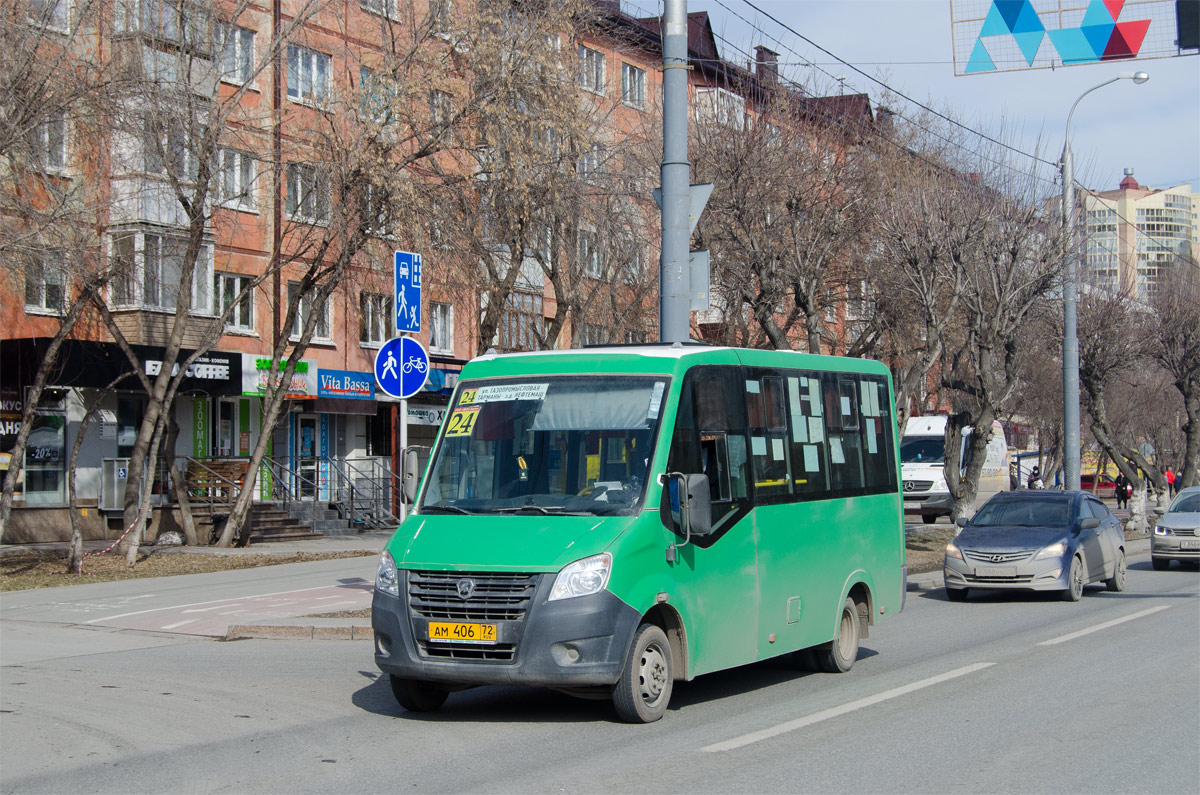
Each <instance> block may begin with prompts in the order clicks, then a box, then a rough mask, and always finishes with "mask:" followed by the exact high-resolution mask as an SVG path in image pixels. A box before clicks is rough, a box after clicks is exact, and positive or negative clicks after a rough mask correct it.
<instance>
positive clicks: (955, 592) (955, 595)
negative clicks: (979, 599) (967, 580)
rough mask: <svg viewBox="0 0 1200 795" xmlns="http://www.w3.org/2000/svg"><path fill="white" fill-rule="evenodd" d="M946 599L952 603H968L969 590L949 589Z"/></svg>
mask: <svg viewBox="0 0 1200 795" xmlns="http://www.w3.org/2000/svg"><path fill="white" fill-rule="evenodd" d="M946 598H947V599H949V600H950V601H951V602H965V601H967V589H966V588H947V589H946Z"/></svg>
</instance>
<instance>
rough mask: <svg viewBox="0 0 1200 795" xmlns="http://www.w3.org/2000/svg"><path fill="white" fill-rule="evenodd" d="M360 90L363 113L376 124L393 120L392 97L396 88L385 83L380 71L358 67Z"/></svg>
mask: <svg viewBox="0 0 1200 795" xmlns="http://www.w3.org/2000/svg"><path fill="white" fill-rule="evenodd" d="M358 90H359V93H360V94H361V95H362V115H363V117H364V118H367V119H370V120H371V121H373V122H374V123H375V124H381V125H382V124H387V123H389V122H390V121H391V120H392V99H393V98H394V97H395V94H396V92H395V88H394V87H392V86H388V85H385V84H384V82H383V80H382V79H381V78H380V76H379V73H378V72H375V71H373V70H371V69H368V68H367V67H365V66H360V67H359V69H358Z"/></svg>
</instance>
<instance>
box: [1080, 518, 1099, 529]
mask: <svg viewBox="0 0 1200 795" xmlns="http://www.w3.org/2000/svg"><path fill="white" fill-rule="evenodd" d="M1099 526H1100V520H1099V519H1097V518H1096V517H1094V516H1089V517H1088V518H1086V519H1084V520H1083V521H1081V522H1080V523H1079V529H1081V530H1091V529H1092V528H1093V527H1099Z"/></svg>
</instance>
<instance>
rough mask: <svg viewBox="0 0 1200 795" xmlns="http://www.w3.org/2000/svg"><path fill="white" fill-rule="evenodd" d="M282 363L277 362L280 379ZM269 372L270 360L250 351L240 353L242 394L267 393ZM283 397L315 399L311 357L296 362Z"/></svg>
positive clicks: (255, 395)
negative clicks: (294, 370)
mask: <svg viewBox="0 0 1200 795" xmlns="http://www.w3.org/2000/svg"><path fill="white" fill-rule="evenodd" d="M283 367H284V363H283V362H280V363H279V375H276V378H277V379H278V380H279V381H282V377H281V376H282V372H283ZM270 373H271V360H270V359H268V358H266V357H260V356H255V355H254V354H252V353H243V354H242V394H243V395H247V396H250V397H264V396H265V395H266V393H267V377H268V376H269V375H270ZM285 397H289V398H291V399H293V400H309V399H311V400H315V399H316V397H317V363H316V362H314V361H313V360H312V359H301V360H300V361H298V362H296V372H294V373H293V374H292V380H291V382H290V383H289V384H288V386H287V392H286V395H285Z"/></svg>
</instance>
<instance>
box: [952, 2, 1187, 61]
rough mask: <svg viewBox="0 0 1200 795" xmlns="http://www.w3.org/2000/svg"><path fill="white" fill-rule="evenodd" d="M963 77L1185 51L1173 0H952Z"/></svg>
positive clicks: (1166, 54)
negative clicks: (1180, 47)
mask: <svg viewBox="0 0 1200 795" xmlns="http://www.w3.org/2000/svg"><path fill="white" fill-rule="evenodd" d="M950 14H951V30H952V33H953V36H954V71H955V74H959V75H975V74H986V73H988V72H1005V71H1014V70H1019V69H1042V68H1056V67H1060V66H1075V65H1080V64H1089V63H1099V62H1101V61H1118V60H1132V59H1145V58H1165V57H1173V56H1176V55H1178V54H1180V51H1179V50H1178V49H1177V47H1176V46H1175V39H1176V28H1175V3H1174V2H1173V0H1148V1H1147V0H1139V1H1138V2H1133V1H1132V0H1130V1H1129V2H1127V0H1059V1H1058V2H1053V3H1051V2H1046V1H1045V0H951V2H950Z"/></svg>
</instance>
